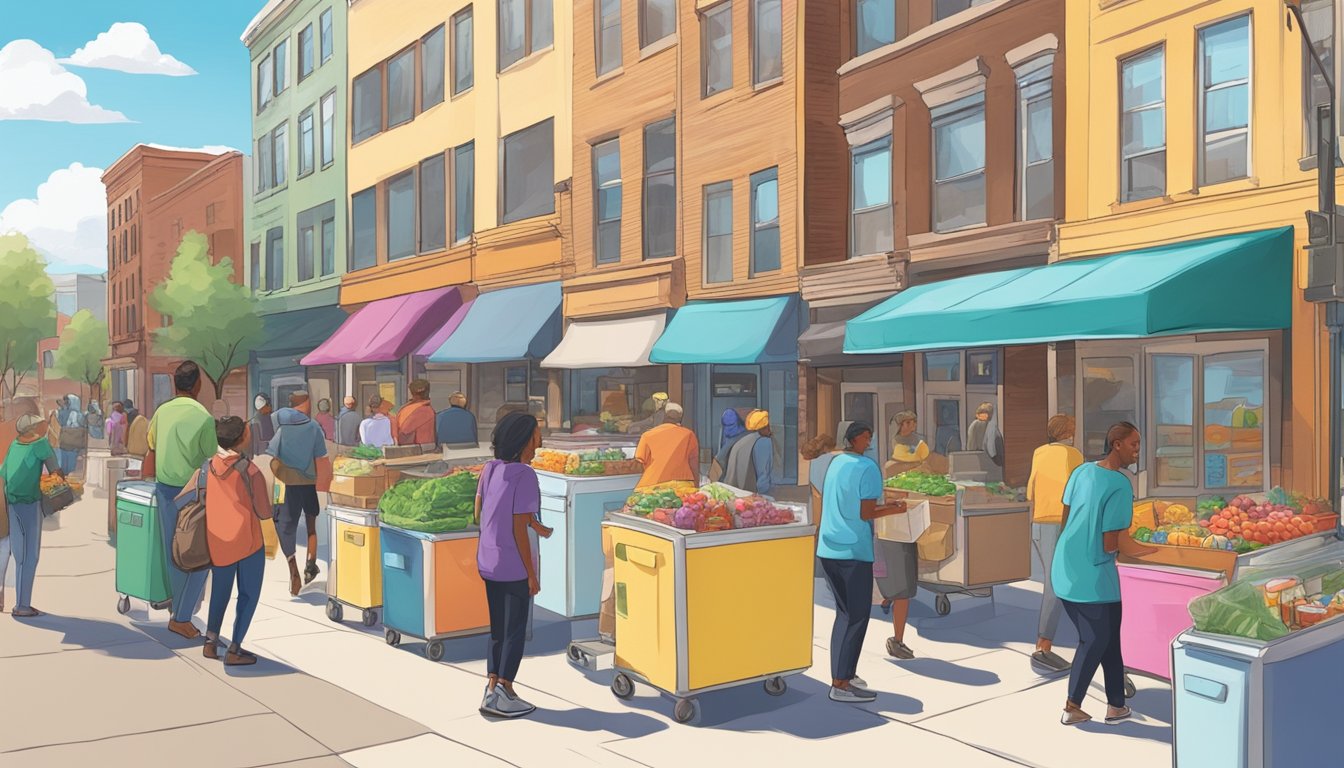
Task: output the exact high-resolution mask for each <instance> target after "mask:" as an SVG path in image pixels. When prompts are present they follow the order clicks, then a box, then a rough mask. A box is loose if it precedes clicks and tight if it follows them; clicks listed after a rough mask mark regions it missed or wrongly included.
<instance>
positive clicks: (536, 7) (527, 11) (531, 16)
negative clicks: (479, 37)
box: [498, 0, 555, 72]
mask: <svg viewBox="0 0 1344 768" xmlns="http://www.w3.org/2000/svg"><path fill="white" fill-rule="evenodd" d="M498 2H499V71H500V72H503V71H504V70H505V69H508V68H509V67H510V66H512V65H513V64H515V63H517V62H519V61H522V60H523V59H524V58H526V57H528V56H531V55H532V54H534V53H537V52H538V51H543V50H545V49H547V48H550V47H551V42H552V40H551V39H552V36H553V35H554V26H555V24H554V20H553V19H552V18H551V15H552V13H553V10H552V8H551V2H552V0H498Z"/></svg>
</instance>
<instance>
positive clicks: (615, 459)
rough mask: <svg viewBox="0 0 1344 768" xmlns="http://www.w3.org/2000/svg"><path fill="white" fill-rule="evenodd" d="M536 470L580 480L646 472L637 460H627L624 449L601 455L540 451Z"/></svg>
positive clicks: (536, 461)
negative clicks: (570, 476) (579, 478)
mask: <svg viewBox="0 0 1344 768" xmlns="http://www.w3.org/2000/svg"><path fill="white" fill-rule="evenodd" d="M532 467H533V468H534V469H540V470H544V471H546V472H554V473H556V474H561V475H574V476H577V477H602V476H610V475H637V474H639V473H640V472H643V471H644V465H643V464H640V463H639V462H638V461H635V460H634V459H627V458H626V457H625V452H624V451H622V450H621V449H620V448H605V449H602V450H597V451H583V452H574V451H557V450H555V449H553V448H540V449H538V450H537V455H536V456H535V457H533V459H532Z"/></svg>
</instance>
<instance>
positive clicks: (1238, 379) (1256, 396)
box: [1201, 351, 1267, 490]
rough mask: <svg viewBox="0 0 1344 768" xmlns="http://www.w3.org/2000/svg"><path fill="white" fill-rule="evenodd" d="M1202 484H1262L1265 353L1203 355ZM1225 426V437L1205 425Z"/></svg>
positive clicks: (1218, 486)
mask: <svg viewBox="0 0 1344 768" xmlns="http://www.w3.org/2000/svg"><path fill="white" fill-rule="evenodd" d="M1202 363H1203V370H1202V372H1201V383H1202V384H1203V389H1204V413H1203V418H1204V430H1203V433H1204V486H1205V487H1206V488H1251V489H1256V490H1258V489H1260V488H1263V487H1265V455H1264V450H1265V448H1264V447H1265V445H1266V443H1267V441H1266V439H1265V418H1264V416H1265V353H1264V352H1262V351H1261V352H1229V353H1225V354H1219V355H1205V356H1204V357H1203V359H1202ZM1214 424H1217V425H1219V426H1227V427H1229V429H1228V430H1227V437H1226V440H1220V438H1222V435H1219V434H1217V430H1210V429H1209V427H1210V426H1211V425H1214Z"/></svg>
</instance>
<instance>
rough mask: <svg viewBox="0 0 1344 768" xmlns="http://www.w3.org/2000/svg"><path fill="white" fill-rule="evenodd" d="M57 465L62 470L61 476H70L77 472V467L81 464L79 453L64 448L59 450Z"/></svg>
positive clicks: (57, 451)
mask: <svg viewBox="0 0 1344 768" xmlns="http://www.w3.org/2000/svg"><path fill="white" fill-rule="evenodd" d="M56 464H57V466H59V467H60V468H61V474H64V475H69V474H70V473H72V472H74V471H75V466H76V465H78V464H79V451H67V450H65V449H64V448H57V449H56Z"/></svg>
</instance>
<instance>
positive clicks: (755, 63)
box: [747, 0, 784, 89]
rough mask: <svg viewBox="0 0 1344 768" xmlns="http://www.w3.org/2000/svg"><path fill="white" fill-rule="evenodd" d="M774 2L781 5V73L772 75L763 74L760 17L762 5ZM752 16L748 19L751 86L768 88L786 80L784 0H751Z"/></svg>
mask: <svg viewBox="0 0 1344 768" xmlns="http://www.w3.org/2000/svg"><path fill="white" fill-rule="evenodd" d="M764 3H774V4H777V5H778V7H779V41H778V42H779V49H778V51H779V74H777V75H773V76H771V77H762V76H761V72H760V70H761V47H760V45H761V40H762V35H761V33H760V23H759V17H760V15H761V5H762V4H764ZM749 12H750V16H749V18H748V21H747V38H748V39H749V40H750V41H751V86H752V88H757V89H760V88H768V87H770V86H772V85H775V84H776V83H782V82H784V0H751V6H750V8H749Z"/></svg>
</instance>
